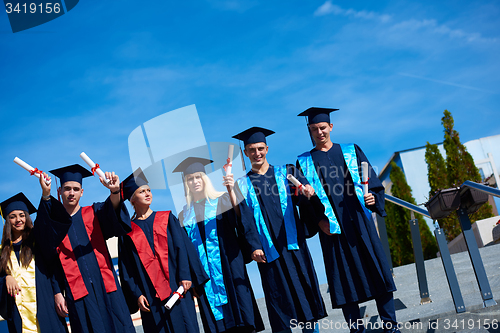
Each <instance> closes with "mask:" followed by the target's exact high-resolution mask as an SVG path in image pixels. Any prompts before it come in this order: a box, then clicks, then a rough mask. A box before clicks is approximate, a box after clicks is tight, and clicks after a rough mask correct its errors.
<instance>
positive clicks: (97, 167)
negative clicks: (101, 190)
mask: <svg viewBox="0 0 500 333" xmlns="http://www.w3.org/2000/svg"><path fill="white" fill-rule="evenodd" d="M97 169H99V163H96V164H95V166H94V167H93V168H92V169H90V171H92V176H93V175H94V173H95V171H96V170H97Z"/></svg>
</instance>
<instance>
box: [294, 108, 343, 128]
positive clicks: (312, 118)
mask: <svg viewBox="0 0 500 333" xmlns="http://www.w3.org/2000/svg"><path fill="white" fill-rule="evenodd" d="M337 110H338V109H329V108H317V107H312V108H309V109H307V110H305V111H304V112H301V113H299V114H298V116H299V117H300V116H307V124H308V125H311V124H317V123H322V122H327V123H329V124H330V123H331V122H330V113H331V112H334V111H337Z"/></svg>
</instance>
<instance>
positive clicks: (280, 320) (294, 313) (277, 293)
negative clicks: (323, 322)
mask: <svg viewBox="0 0 500 333" xmlns="http://www.w3.org/2000/svg"><path fill="white" fill-rule="evenodd" d="M287 169H288V173H290V174H292V175H294V176H295V177H296V178H297V179H298V180H299V181H300V182H301V183H302V184H303V185H306V184H308V182H307V180H306V179H305V178H304V176H303V175H302V174H301V173H299V172H297V169H295V167H293V166H291V165H290V166H287ZM247 176H248V177H250V179H251V181H252V184H253V186H254V188H255V193H256V195H257V198H258V200H259V204H260V207H261V211H262V216H263V217H264V221H265V222H266V226H267V229H268V230H269V233H270V236H271V239H272V241H273V243H274V246H275V247H276V250H277V251H278V253H279V255H280V256H279V257H278V259H276V260H274V261H273V262H270V263H259V264H258V267H259V271H260V275H261V280H262V288H263V289H264V294H265V299H266V305H267V312H268V315H269V322H270V323H271V327H272V329H273V332H279V331H282V330H285V329H288V328H289V327H290V320H292V319H297V320H298V321H300V322H305V321H311V320H318V319H321V318H324V317H326V316H327V312H326V310H325V304H324V302H323V298H322V297H321V294H320V291H319V283H318V278H317V276H316V270H315V269H314V264H313V261H312V258H311V254H310V253H309V248H308V246H307V243H306V238H307V237H309V236H312V235H313V234H314V233H309V232H308V229H307V228H306V225H305V224H304V221H301V220H300V219H299V216H298V214H297V209H296V207H297V205H299V206H300V207H303V206H304V212H305V211H309V210H310V207H309V204H310V203H309V202H308V200H307V198H305V197H304V196H303V195H299V196H298V197H296V196H292V202H293V204H294V216H295V222H296V227H297V244H298V246H299V249H298V250H288V248H287V239H286V233H285V223H284V218H283V213H282V211H281V204H280V198H279V195H278V191H277V190H276V189H277V184H276V178H275V175H274V167H273V166H272V165H270V166H269V169H268V170H267V172H266V173H265V174H263V175H260V174H257V173H254V172H252V171H250V172H248V174H247ZM288 186H292V184H291V183H289V184H288ZM290 192H291V193H292V192H293V190H291V191H290ZM300 216H301V218H302V219H305V218H309V214H307V213H303V211H302V209H301V214H300ZM254 223H255V222H254Z"/></svg>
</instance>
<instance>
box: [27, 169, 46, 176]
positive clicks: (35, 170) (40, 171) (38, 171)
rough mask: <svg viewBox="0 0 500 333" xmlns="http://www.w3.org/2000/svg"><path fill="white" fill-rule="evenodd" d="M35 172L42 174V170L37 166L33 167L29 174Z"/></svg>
mask: <svg viewBox="0 0 500 333" xmlns="http://www.w3.org/2000/svg"><path fill="white" fill-rule="evenodd" d="M35 173H39V174H42V173H43V171H42V170H38V169H37V168H34V169H33V170H31V171H30V175H32V176H33V175H34V174H35Z"/></svg>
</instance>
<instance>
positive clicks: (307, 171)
mask: <svg viewBox="0 0 500 333" xmlns="http://www.w3.org/2000/svg"><path fill="white" fill-rule="evenodd" d="M297 159H298V161H299V165H300V168H301V169H302V173H303V174H304V176H305V177H306V179H307V181H308V182H309V184H311V186H312V187H313V188H314V191H315V192H316V195H317V196H318V198H319V200H320V201H321V203H322V204H323V206H324V207H325V215H326V217H327V218H328V221H329V222H330V233H332V234H340V225H339V221H338V220H337V217H336V216H335V212H334V211H333V208H332V205H331V204H330V200H329V199H328V196H327V195H326V192H325V189H324V188H323V185H322V184H321V181H320V180H319V177H318V173H317V172H316V166H315V165H314V162H313V160H312V157H311V153H310V152H308V151H307V152H305V153H303V154H302V155H299V157H298V158H297Z"/></svg>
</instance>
